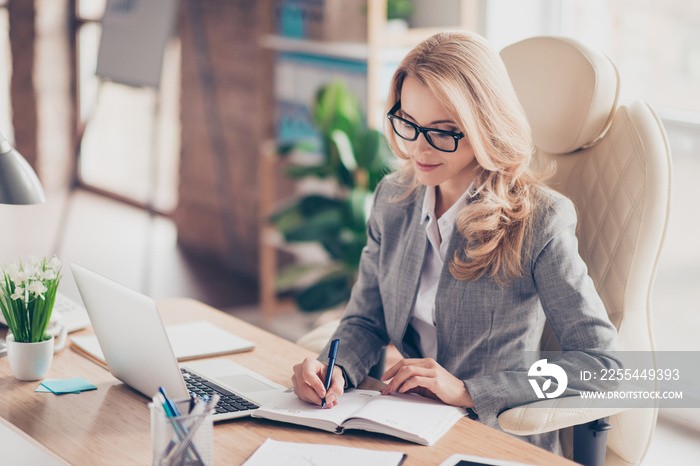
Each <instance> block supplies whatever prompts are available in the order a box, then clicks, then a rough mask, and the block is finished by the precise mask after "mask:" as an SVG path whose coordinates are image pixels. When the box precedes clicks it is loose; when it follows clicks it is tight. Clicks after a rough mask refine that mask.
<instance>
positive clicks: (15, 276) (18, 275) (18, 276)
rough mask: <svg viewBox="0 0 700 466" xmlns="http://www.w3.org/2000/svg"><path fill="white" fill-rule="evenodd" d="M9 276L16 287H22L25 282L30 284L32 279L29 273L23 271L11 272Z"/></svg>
mask: <svg viewBox="0 0 700 466" xmlns="http://www.w3.org/2000/svg"><path fill="white" fill-rule="evenodd" d="M8 275H9V276H10V280H12V282H13V283H14V284H15V286H22V285H23V284H24V283H25V282H28V281H29V279H30V278H32V277H31V275H30V274H29V272H27V271H25V270H22V269H18V270H16V271H13V272H10V273H9V274H8Z"/></svg>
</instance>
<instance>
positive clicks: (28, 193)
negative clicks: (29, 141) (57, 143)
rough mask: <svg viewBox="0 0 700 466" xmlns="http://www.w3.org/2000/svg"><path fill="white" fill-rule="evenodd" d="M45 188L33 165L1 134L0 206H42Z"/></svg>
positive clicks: (44, 198)
mask: <svg viewBox="0 0 700 466" xmlns="http://www.w3.org/2000/svg"><path fill="white" fill-rule="evenodd" d="M42 202H46V196H45V195H44V188H42V187H41V183H40V182H39V178H38V177H37V176H36V173H34V170H33V169H32V167H31V165H29V163H28V162H27V161H26V160H24V157H22V156H21V155H20V154H19V152H17V151H16V150H15V149H13V148H12V146H11V145H10V143H8V142H7V141H6V140H5V138H4V137H3V135H2V134H0V204H41V203H42Z"/></svg>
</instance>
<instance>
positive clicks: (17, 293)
mask: <svg viewBox="0 0 700 466" xmlns="http://www.w3.org/2000/svg"><path fill="white" fill-rule="evenodd" d="M10 298H12V299H15V300H16V299H19V300H20V301H24V289H23V288H22V287H19V286H18V287H16V288H15V292H14V293H12V295H11V296H10Z"/></svg>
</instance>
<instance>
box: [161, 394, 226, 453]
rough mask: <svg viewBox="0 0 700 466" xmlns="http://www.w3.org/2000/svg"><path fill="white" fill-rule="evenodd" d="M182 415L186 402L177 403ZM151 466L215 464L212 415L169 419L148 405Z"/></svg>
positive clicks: (186, 410) (162, 412)
mask: <svg viewBox="0 0 700 466" xmlns="http://www.w3.org/2000/svg"><path fill="white" fill-rule="evenodd" d="M175 402H176V403H177V405H178V406H179V408H180V412H181V413H187V412H188V409H189V407H188V402H189V400H176V401H175ZM148 406H149V408H150V409H151V444H152V446H153V464H154V465H157V466H175V465H183V466H185V465H186V466H190V465H192V466H195V465H196V466H209V465H212V464H214V455H213V450H214V422H213V418H212V412H211V411H210V412H208V413H206V412H205V413H202V414H194V415H190V414H182V415H181V416H176V417H168V416H167V415H166V414H165V411H163V409H162V407H160V406H156V405H154V404H153V403H149V405H148Z"/></svg>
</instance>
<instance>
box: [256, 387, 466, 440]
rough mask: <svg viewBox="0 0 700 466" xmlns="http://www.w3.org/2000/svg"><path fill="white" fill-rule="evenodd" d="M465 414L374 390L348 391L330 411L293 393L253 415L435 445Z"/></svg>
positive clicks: (436, 403)
mask: <svg viewBox="0 0 700 466" xmlns="http://www.w3.org/2000/svg"><path fill="white" fill-rule="evenodd" d="M464 414H465V410H464V409H462V408H456V407H454V406H449V405H446V404H443V403H441V402H439V401H435V400H430V399H428V398H424V397H422V396H419V395H410V394H408V395H404V394H393V395H381V394H380V392H377V391H374V390H348V391H347V392H345V393H344V394H343V396H341V397H340V398H339V399H338V404H337V405H336V406H334V407H333V408H330V409H322V408H321V407H320V406H316V405H312V404H309V403H306V402H304V401H301V400H300V399H299V398H298V397H297V396H296V395H295V394H294V392H293V391H292V390H291V389H289V390H287V391H285V392H283V393H281V394H279V395H277V396H276V397H275V398H273V399H271V400H270V401H268V402H267V403H265V404H263V405H262V406H261V407H260V408H258V410H257V411H255V412H254V413H253V417H258V418H263V419H271V420H273V421H282V422H289V423H291V424H299V425H303V426H307V427H313V428H316V429H321V430H326V431H329V432H334V433H337V434H342V433H343V431H344V430H346V429H358V430H365V431H369V432H378V433H381V434H387V435H392V436H394V437H398V438H402V439H404V440H408V441H410V442H414V443H418V444H421V445H433V444H434V443H435V442H437V441H438V440H439V439H440V437H442V436H443V435H445V433H447V431H448V430H450V428H451V427H452V426H453V425H455V424H456V423H457V421H459V420H460V419H461V418H462V417H463V416H464Z"/></svg>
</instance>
